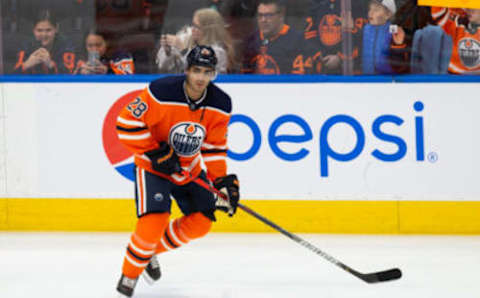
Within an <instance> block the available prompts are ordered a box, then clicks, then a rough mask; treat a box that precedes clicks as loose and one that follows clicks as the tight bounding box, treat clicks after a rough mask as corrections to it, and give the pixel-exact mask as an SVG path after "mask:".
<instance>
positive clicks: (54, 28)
mask: <svg viewBox="0 0 480 298" xmlns="http://www.w3.org/2000/svg"><path fill="white" fill-rule="evenodd" d="M74 68H75V51H74V47H73V46H72V45H71V43H70V42H69V41H68V40H67V39H66V38H64V37H63V36H62V35H60V34H59V26H58V22H57V20H56V19H55V17H54V16H52V14H51V12H50V10H42V11H40V13H39V14H38V16H37V18H36V20H35V21H34V26H33V37H32V38H30V39H29V40H28V41H27V42H26V43H25V44H24V45H23V46H22V47H21V49H20V50H19V51H18V54H17V63H16V65H15V67H14V72H15V73H24V74H59V73H60V74H71V73H73V71H74Z"/></svg>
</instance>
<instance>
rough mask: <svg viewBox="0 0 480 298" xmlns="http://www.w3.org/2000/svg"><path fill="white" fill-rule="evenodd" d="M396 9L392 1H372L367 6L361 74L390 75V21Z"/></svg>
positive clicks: (391, 71)
mask: <svg viewBox="0 0 480 298" xmlns="http://www.w3.org/2000/svg"><path fill="white" fill-rule="evenodd" d="M396 11H397V7H396V5H395V2H394V0H372V1H370V3H369V6H368V24H367V25H365V27H364V28H363V45H362V71H363V74H391V73H393V70H392V67H391V66H390V42H391V40H392V32H390V31H391V30H390V25H391V23H390V19H391V18H392V17H393V15H394V14H395V12H396Z"/></svg>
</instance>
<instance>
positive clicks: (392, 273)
mask: <svg viewBox="0 0 480 298" xmlns="http://www.w3.org/2000/svg"><path fill="white" fill-rule="evenodd" d="M192 181H193V182H195V183H196V184H197V185H199V186H201V187H203V188H205V189H207V190H209V191H211V192H213V193H215V194H217V195H218V196H220V197H222V198H226V196H225V194H224V193H222V192H220V191H219V190H218V189H216V188H214V187H213V186H211V185H210V184H208V183H207V182H205V181H203V180H202V179H200V178H199V177H197V178H195V179H193V180H192ZM238 208H240V209H242V210H243V211H245V212H247V213H248V214H250V215H251V216H253V217H255V218H256V219H258V220H260V221H261V222H263V223H265V224H267V225H268V226H270V227H272V228H273V229H275V230H277V231H279V232H280V233H282V234H283V235H285V236H287V237H288V238H290V239H292V240H293V241H295V242H297V243H298V244H300V245H302V246H304V247H306V248H308V249H310V250H311V251H313V252H314V253H316V254H317V255H320V256H321V257H323V258H324V259H326V260H327V261H329V262H330V263H333V264H334V265H336V266H338V267H340V268H342V269H343V270H345V271H347V272H348V273H350V274H352V275H354V276H356V277H358V278H359V279H361V280H363V281H364V282H367V283H369V284H372V283H377V282H384V281H391V280H395V279H399V278H401V277H402V271H400V269H398V268H393V269H388V270H384V271H379V272H372V273H361V272H358V271H357V270H354V269H353V268H351V267H349V266H347V265H345V264H344V263H342V262H340V261H339V260H337V259H335V258H334V257H332V256H331V255H329V254H327V253H326V252H324V251H322V250H320V249H319V248H317V247H316V246H314V245H313V244H311V243H310V242H308V241H306V240H304V239H302V238H300V237H299V236H297V235H295V234H292V233H290V232H288V231H287V230H285V229H283V228H282V227H280V226H279V225H277V224H275V223H274V222H272V221H271V220H269V219H267V218H265V217H263V216H262V215H260V214H258V213H257V212H255V211H253V210H252V209H250V208H249V207H247V206H245V205H243V204H241V203H238Z"/></svg>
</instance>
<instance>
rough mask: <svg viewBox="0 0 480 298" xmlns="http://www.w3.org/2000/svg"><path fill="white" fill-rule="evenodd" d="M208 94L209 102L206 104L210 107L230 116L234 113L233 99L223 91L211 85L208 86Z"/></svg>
mask: <svg viewBox="0 0 480 298" xmlns="http://www.w3.org/2000/svg"><path fill="white" fill-rule="evenodd" d="M207 92H208V93H207V97H208V100H207V102H206V104H207V105H208V106H211V107H213V108H216V109H219V110H221V111H223V112H225V113H228V114H230V113H231V112H232V99H231V98H230V96H229V95H228V94H227V93H225V92H224V91H223V90H222V89H220V88H219V87H218V86H217V85H215V84H213V83H211V84H210V85H209V86H208V91H207Z"/></svg>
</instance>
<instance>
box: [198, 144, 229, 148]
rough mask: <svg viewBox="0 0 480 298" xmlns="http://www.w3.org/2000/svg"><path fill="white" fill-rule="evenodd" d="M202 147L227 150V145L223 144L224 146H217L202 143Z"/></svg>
mask: <svg viewBox="0 0 480 298" xmlns="http://www.w3.org/2000/svg"><path fill="white" fill-rule="evenodd" d="M202 148H205V149H219V150H227V145H223V146H215V145H212V144H208V143H203V144H202Z"/></svg>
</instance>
